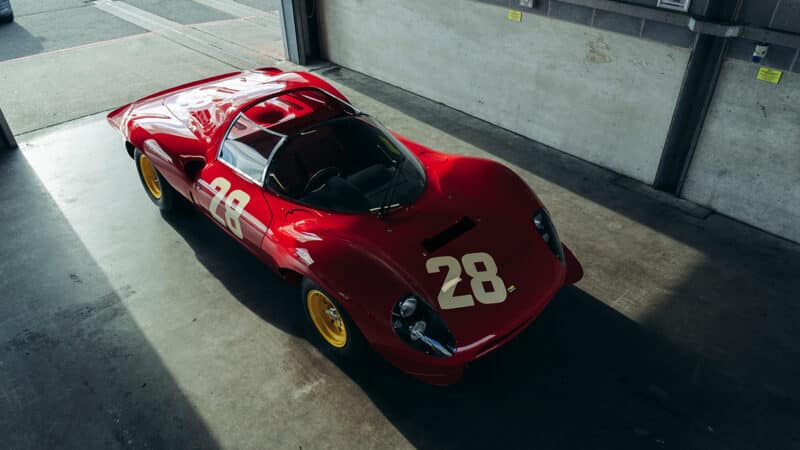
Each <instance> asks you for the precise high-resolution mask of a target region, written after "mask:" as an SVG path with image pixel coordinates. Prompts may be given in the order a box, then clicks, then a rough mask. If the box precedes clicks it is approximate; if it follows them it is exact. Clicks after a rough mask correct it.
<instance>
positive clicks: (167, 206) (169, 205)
mask: <svg viewBox="0 0 800 450" xmlns="http://www.w3.org/2000/svg"><path fill="white" fill-rule="evenodd" d="M143 158H144V159H147V156H146V155H145V154H144V153H142V152H141V151H139V149H138V148H137V149H135V150H134V151H133V160H134V161H135V162H136V173H137V174H139V181H141V182H142V187H143V188H144V191H145V192H146V193H147V196H148V197H150V200H151V201H152V202H153V203H154V204H155V205H156V206H158V209H160V210H161V211H162V212H170V211H173V210H174V209H175V201H176V199H177V197H179V196H180V194H178V193H177V192H175V189H173V188H172V186H170V185H169V183H168V182H167V180H166V179H165V178H164V176H163V175H161V172H159V171H158V170H157V169H156V168H155V167H154V166H152V163H150V162H149V160H148V163H149V164H151V166H152V169H153V171H154V172H155V176H156V178H157V179H158V186H159V187H160V195H158V196H157V195H155V194H154V193H153V192H152V190H151V188H150V187H148V186H147V181H145V175H144V174H143V173H142V160H143Z"/></svg>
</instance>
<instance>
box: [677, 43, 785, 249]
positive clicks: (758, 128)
mask: <svg viewBox="0 0 800 450" xmlns="http://www.w3.org/2000/svg"><path fill="white" fill-rule="evenodd" d="M751 52H752V50H751ZM757 70H758V65H756V64H753V63H750V62H745V61H739V60H736V59H728V60H727V61H726V62H725V64H724V65H723V67H722V73H721V75H720V79H719V82H718V84H717V90H716V92H715V94H714V99H713V100H712V103H711V107H710V108H709V112H708V116H707V117H706V122H705V124H704V126H703V132H702V134H701V136H700V140H699V142H698V145H697V149H696V150H695V154H694V158H693V159H692V162H691V165H690V166H689V171H688V173H687V179H686V184H685V185H684V189H683V193H682V196H683V197H685V198H686V199H688V200H691V201H694V202H696V203H699V204H701V205H706V206H709V207H711V208H713V209H715V210H717V211H719V212H721V213H723V214H726V215H729V216H731V217H735V218H737V219H739V220H742V221H743V222H746V223H750V224H752V225H755V226H757V227H759V228H762V229H764V230H767V231H770V232H772V233H775V234H777V235H779V236H783V237H786V238H788V239H791V240H793V241H796V242H800V74H797V73H792V72H784V73H783V76H782V79H781V82H780V84H777V85H775V84H770V83H765V82H763V81H759V80H757V79H756V72H757Z"/></svg>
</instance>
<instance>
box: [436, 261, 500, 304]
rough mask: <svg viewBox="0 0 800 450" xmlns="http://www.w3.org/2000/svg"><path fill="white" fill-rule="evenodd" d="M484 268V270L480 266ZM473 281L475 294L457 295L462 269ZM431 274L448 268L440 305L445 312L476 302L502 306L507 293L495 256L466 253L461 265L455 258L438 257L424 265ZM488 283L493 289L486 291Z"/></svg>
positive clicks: (440, 294)
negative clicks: (499, 274) (498, 274)
mask: <svg viewBox="0 0 800 450" xmlns="http://www.w3.org/2000/svg"><path fill="white" fill-rule="evenodd" d="M479 263H480V264H482V265H483V269H482V270H481V268H479V267H478V264H479ZM462 266H463V268H464V271H465V272H467V275H469V276H470V277H471V278H472V279H471V280H470V287H471V288H472V294H463V295H455V292H456V286H458V284H459V283H460V282H461V268H462ZM425 268H426V269H427V271H428V273H436V272H441V269H442V268H447V274H446V275H445V277H444V283H442V287H441V289H440V290H439V305H440V306H441V307H442V309H455V308H465V307H468V306H473V305H474V304H475V300H478V302H480V303H483V304H492V303H502V302H504V301H505V300H506V296H507V295H508V293H507V292H506V285H505V283H503V279H502V278H500V277H499V276H497V264H495V262H494V258H492V255H490V254H488V253H484V252H479V253H467V254H466V255H464V256H462V257H461V262H460V263H459V261H458V260H457V259H455V258H453V257H452V256H436V257H434V258H430V259H428V261H426V262H425ZM487 284H489V285H491V289H488V290H487V289H486V288H487Z"/></svg>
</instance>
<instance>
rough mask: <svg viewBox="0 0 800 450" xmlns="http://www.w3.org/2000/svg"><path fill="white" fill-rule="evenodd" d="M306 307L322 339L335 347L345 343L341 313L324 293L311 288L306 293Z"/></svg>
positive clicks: (345, 332)
mask: <svg viewBox="0 0 800 450" xmlns="http://www.w3.org/2000/svg"><path fill="white" fill-rule="evenodd" d="M306 308H307V309H308V316H309V317H310V318H311V322H312V323H313V324H314V327H315V328H316V329H317V332H319V335H320V336H321V337H322V339H324V340H325V342H327V343H328V344H330V345H331V346H332V347H335V348H344V346H345V345H347V326H346V325H345V323H344V319H343V318H342V314H341V312H340V311H339V309H338V308H337V307H336V305H335V304H334V303H333V301H332V300H331V299H330V298H328V296H327V295H325V293H323V292H322V291H320V290H317V289H311V290H309V291H308V292H307V293H306Z"/></svg>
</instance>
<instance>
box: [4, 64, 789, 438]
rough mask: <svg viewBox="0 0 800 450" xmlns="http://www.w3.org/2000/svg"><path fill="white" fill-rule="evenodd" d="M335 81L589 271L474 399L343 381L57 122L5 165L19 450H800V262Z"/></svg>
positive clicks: (332, 75)
mask: <svg viewBox="0 0 800 450" xmlns="http://www.w3.org/2000/svg"><path fill="white" fill-rule="evenodd" d="M320 73H321V74H322V75H323V76H325V77H327V78H328V79H330V80H331V81H332V82H334V83H335V84H336V85H337V86H339V87H341V89H342V90H343V92H345V94H346V95H348V96H349V97H350V98H351V100H352V101H353V102H354V103H355V104H357V105H359V106H360V107H361V108H362V109H364V110H365V111H367V112H370V113H372V114H373V115H374V116H376V117H377V118H379V119H380V120H382V121H383V122H384V123H385V124H386V125H387V126H389V127H391V128H393V129H395V130H397V131H398V132H400V133H402V134H405V135H407V136H409V137H411V138H413V139H416V140H419V141H420V142H423V143H425V144H428V145H430V146H432V147H435V148H438V149H441V150H444V151H450V152H457V153H465V154H472V155H480V156H484V157H489V158H495V159H498V160H500V161H503V162H504V163H506V164H508V165H509V166H511V167H512V168H513V169H514V170H515V171H517V172H518V173H519V174H521V175H522V176H523V177H524V178H525V179H526V180H527V181H528V182H529V183H530V184H531V186H533V188H534V189H535V190H536V191H537V192H538V193H539V195H540V197H541V198H542V199H543V201H544V202H545V203H546V204H547V205H548V207H549V209H550V211H551V213H552V215H553V217H554V220H555V221H556V224H557V225H558V227H559V232H560V234H561V237H562V239H563V240H564V241H565V242H567V243H568V244H569V245H570V246H571V247H572V248H573V249H574V251H575V253H576V254H577V256H578V257H579V258H580V260H581V261H582V262H583V265H584V268H585V270H586V276H585V278H584V279H583V280H582V281H581V282H580V283H578V284H577V285H576V286H572V287H567V288H565V289H564V290H563V291H562V292H561V293H559V295H558V296H557V298H556V299H555V300H554V302H553V303H552V304H551V306H550V307H548V309H547V310H546V311H545V313H544V314H543V316H542V317H541V318H540V319H539V320H537V321H536V322H535V323H534V324H533V326H531V327H530V328H529V329H528V330H526V331H525V332H524V333H523V334H522V335H521V336H520V337H519V338H517V339H516V340H514V341H513V342H512V343H511V344H510V345H508V346H507V347H504V348H502V349H501V350H499V351H497V352H496V353H493V354H491V355H490V356H488V357H487V358H485V359H484V360H481V361H479V362H478V363H476V364H475V365H474V366H473V367H471V368H470V370H469V372H468V373H467V376H466V377H465V379H464V380H462V382H461V383H460V384H458V385H456V386H453V387H450V388H434V387H430V386H426V385H423V384H420V383H419V382H417V381H415V380H414V379H411V378H409V377H407V376H405V375H403V374H401V373H399V372H398V371H396V370H395V369H393V368H391V367H389V366H387V364H385V363H383V362H382V361H380V360H379V359H377V358H368V359H366V360H365V361H362V362H361V363H359V364H353V365H347V366H341V367H339V366H337V365H335V364H333V363H331V362H330V361H329V360H327V359H325V358H324V357H323V356H321V355H320V354H319V353H318V352H317V351H316V350H314V349H313V348H312V347H311V346H310V345H309V344H308V343H306V341H305V340H304V339H303V338H302V336H301V335H300V334H301V332H300V328H299V326H298V323H297V308H298V304H299V303H298V293H297V292H296V290H295V289H294V288H292V287H290V286H288V285H286V284H284V283H283V282H282V281H281V280H280V279H279V278H278V277H276V276H274V275H273V274H271V273H270V272H268V271H267V270H266V269H264V268H262V267H261V266H260V265H259V264H258V262H257V261H256V259H255V258H253V257H252V256H250V255H249V254H248V253H246V252H245V251H244V250H242V249H240V248H239V247H238V246H237V244H236V243H235V242H234V241H233V240H231V239H229V238H228V237H227V236H226V235H224V234H223V233H221V232H220V231H219V230H217V229H216V228H215V225H213V224H212V223H211V222H210V221H208V220H207V219H206V218H204V217H203V216H201V215H200V214H197V213H194V212H190V211H187V212H183V213H179V214H176V215H171V216H166V217H162V215H161V214H159V213H158V211H157V210H156V209H155V208H154V207H153V206H152V205H151V204H150V202H149V200H148V199H147V198H146V196H145V194H144V192H143V190H142V187H141V185H140V183H139V181H138V179H137V177H136V174H135V172H134V167H133V163H132V161H131V160H130V159H129V158H128V156H127V154H126V153H125V151H124V148H123V146H122V142H121V140H120V139H119V137H118V136H117V135H116V134H115V132H113V131H112V130H111V128H110V127H108V125H107V124H106V123H105V121H104V120H103V116H102V115H96V116H90V117H87V118H84V119H80V120H77V121H71V122H67V123H64V124H62V125H58V126H55V127H47V128H44V129H42V130H39V131H36V132H33V133H28V134H24V135H21V136H18V140H19V141H20V143H21V147H22V148H21V150H20V151H17V152H11V153H6V154H0V205H2V209H3V212H2V214H0V231H2V233H3V236H4V238H3V239H2V240H0V255H2V258H0V274H1V275H0V436H3V438H2V439H3V444H2V446H3V447H6V448H13V449H25V448H81V449H93V448H230V449H241V448H287V449H288V448H290V449H297V448H304V449H313V448H404V447H421V448H436V449H440V448H489V447H491V448H609V449H619V448H632V449H634V448H635V449H643V448H654V449H685V448H698V449H715V448H720V449H722V448H741V449H764V448H770V449H791V448H799V447H800V383H798V382H797V380H798V379H800V327H798V323H800V306H798V300H799V299H800V295H798V294H799V293H800V282H798V275H797V274H798V273H800V246H797V245H795V244H792V243H789V242H786V241H783V240H780V239H777V238H774V237H772V236H770V235H767V234H765V233H763V232H760V231H758V230H756V229H754V228H751V227H748V226H745V225H742V224H740V223H738V222H735V221H732V220H730V219H727V218H725V217H723V216H720V215H717V214H712V213H710V212H709V211H706V210H703V209H702V208H697V207H695V206H693V205H691V204H686V203H682V202H676V201H674V200H670V199H669V198H662V197H660V196H659V195H658V194H656V193H653V192H652V191H650V190H648V189H647V188H646V187H643V186H641V185H638V184H637V183H635V182H631V181H630V180H627V179H624V178H620V177H619V176H617V175H614V174H613V173H610V172H608V171H605V170H602V169H599V168H597V167H595V166H592V165H590V164H587V163H584V162H581V161H579V160H576V159H574V158H571V157H568V156H565V155H563V154H561V153H559V152H557V151H555V150H552V149H547V148H543V147H542V146H540V145H538V144H536V143H534V142H531V141H528V140H526V139H523V138H521V137H519V136H516V135H513V134H511V133H508V132H506V131H503V130H501V129H498V128H496V127H493V126H491V125H489V124H486V123H484V122H481V121H478V120H476V119H474V118H471V117H469V116H466V115H464V114H461V113H459V112H457V111H453V110H451V109H448V108H446V107H444V106H442V105H440V104H436V103H433V102H430V101H427V100H425V99H422V98H419V97H417V96H414V95H412V94H409V93H407V92H404V91H401V90H399V89H396V88H393V87H391V86H388V85H385V84H383V83H381V82H378V81H376V80H373V79H370V78H368V77H365V76H363V75H360V74H357V73H353V72H350V71H347V70H345V69H339V68H335V67H331V68H328V69H326V70H322V71H321V72H320ZM476 182H480V180H476ZM765 220H769V218H766V217H765Z"/></svg>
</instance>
